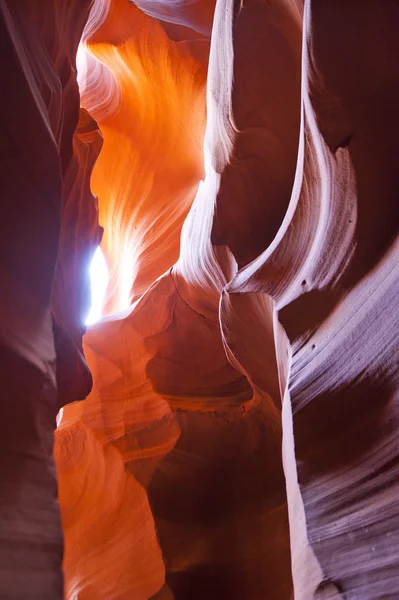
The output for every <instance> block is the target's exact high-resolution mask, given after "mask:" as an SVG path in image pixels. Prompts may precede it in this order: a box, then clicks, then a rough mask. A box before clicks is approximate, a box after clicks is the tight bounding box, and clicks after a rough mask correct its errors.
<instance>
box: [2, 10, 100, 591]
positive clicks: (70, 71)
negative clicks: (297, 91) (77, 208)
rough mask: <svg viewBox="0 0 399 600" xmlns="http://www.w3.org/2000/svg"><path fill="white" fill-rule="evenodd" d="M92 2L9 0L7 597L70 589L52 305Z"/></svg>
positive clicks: (5, 55)
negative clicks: (57, 445)
mask: <svg viewBox="0 0 399 600" xmlns="http://www.w3.org/2000/svg"><path fill="white" fill-rule="evenodd" d="M89 4H90V2H87V1H85V2H81V3H80V6H78V3H77V4H76V6H75V5H74V4H72V5H68V2H64V1H62V2H58V1H57V2H56V1H55V0H54V1H52V0H45V1H44V0H43V2H40V3H37V2H34V1H29V2H19V1H16V2H14V1H9V2H8V1H6V0H2V1H1V2H0V46H1V59H0V64H1V75H2V82H3V85H2V93H1V96H0V111H1V117H2V123H1V128H0V153H1V157H2V161H1V165H0V181H1V194H2V196H1V220H0V223H1V224H0V280H1V285H2V289H1V294H0V389H1V401H0V455H1V460H0V597H1V598H7V599H10V600H11V599H13V598H26V599H34V598H35V599H38V600H39V599H40V600H46V599H48V600H50V599H51V600H55V599H57V598H62V597H63V580H62V571H61V560H62V552H63V540H62V532H61V522H60V517H59V508H58V501H57V482H56V474H55V469H54V464H53V457H52V449H53V431H54V426H55V418H56V414H57V412H58V408H59V405H58V401H57V378H56V347H55V343H54V336H53V319H52V315H51V308H50V305H51V294H52V286H53V279H54V273H55V268H56V262H57V253H58V244H59V236H60V226H61V208H62V183H63V181H62V178H63V172H65V171H66V170H67V166H68V164H69V162H70V160H71V157H72V135H73V132H74V129H75V127H76V124H77V120H78V116H79V95H78V91H77V86H76V76H75V75H76V74H75V68H74V56H75V53H76V46H77V44H78V41H79V37H80V35H81V30H82V28H83V25H84V22H85V20H86V18H87V12H88V9H89ZM71 23H73V25H74V27H73V28H71V27H70V25H71ZM68 30H70V31H69V37H68Z"/></svg>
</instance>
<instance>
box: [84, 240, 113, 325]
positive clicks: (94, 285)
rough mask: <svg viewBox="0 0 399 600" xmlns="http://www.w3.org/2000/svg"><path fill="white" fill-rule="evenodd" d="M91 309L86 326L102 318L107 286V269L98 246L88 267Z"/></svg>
mask: <svg viewBox="0 0 399 600" xmlns="http://www.w3.org/2000/svg"><path fill="white" fill-rule="evenodd" d="M89 272H90V284H91V308H90V312H89V315H88V317H87V319H86V325H92V324H93V323H96V321H99V320H100V319H101V317H102V316H103V312H102V311H103V307H104V301H105V292H106V291H107V286H108V267H107V263H106V261H105V257H104V254H103V253H102V250H101V248H100V246H99V247H98V248H97V250H96V251H95V253H94V256H93V259H92V261H91V265H90V271H89Z"/></svg>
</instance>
